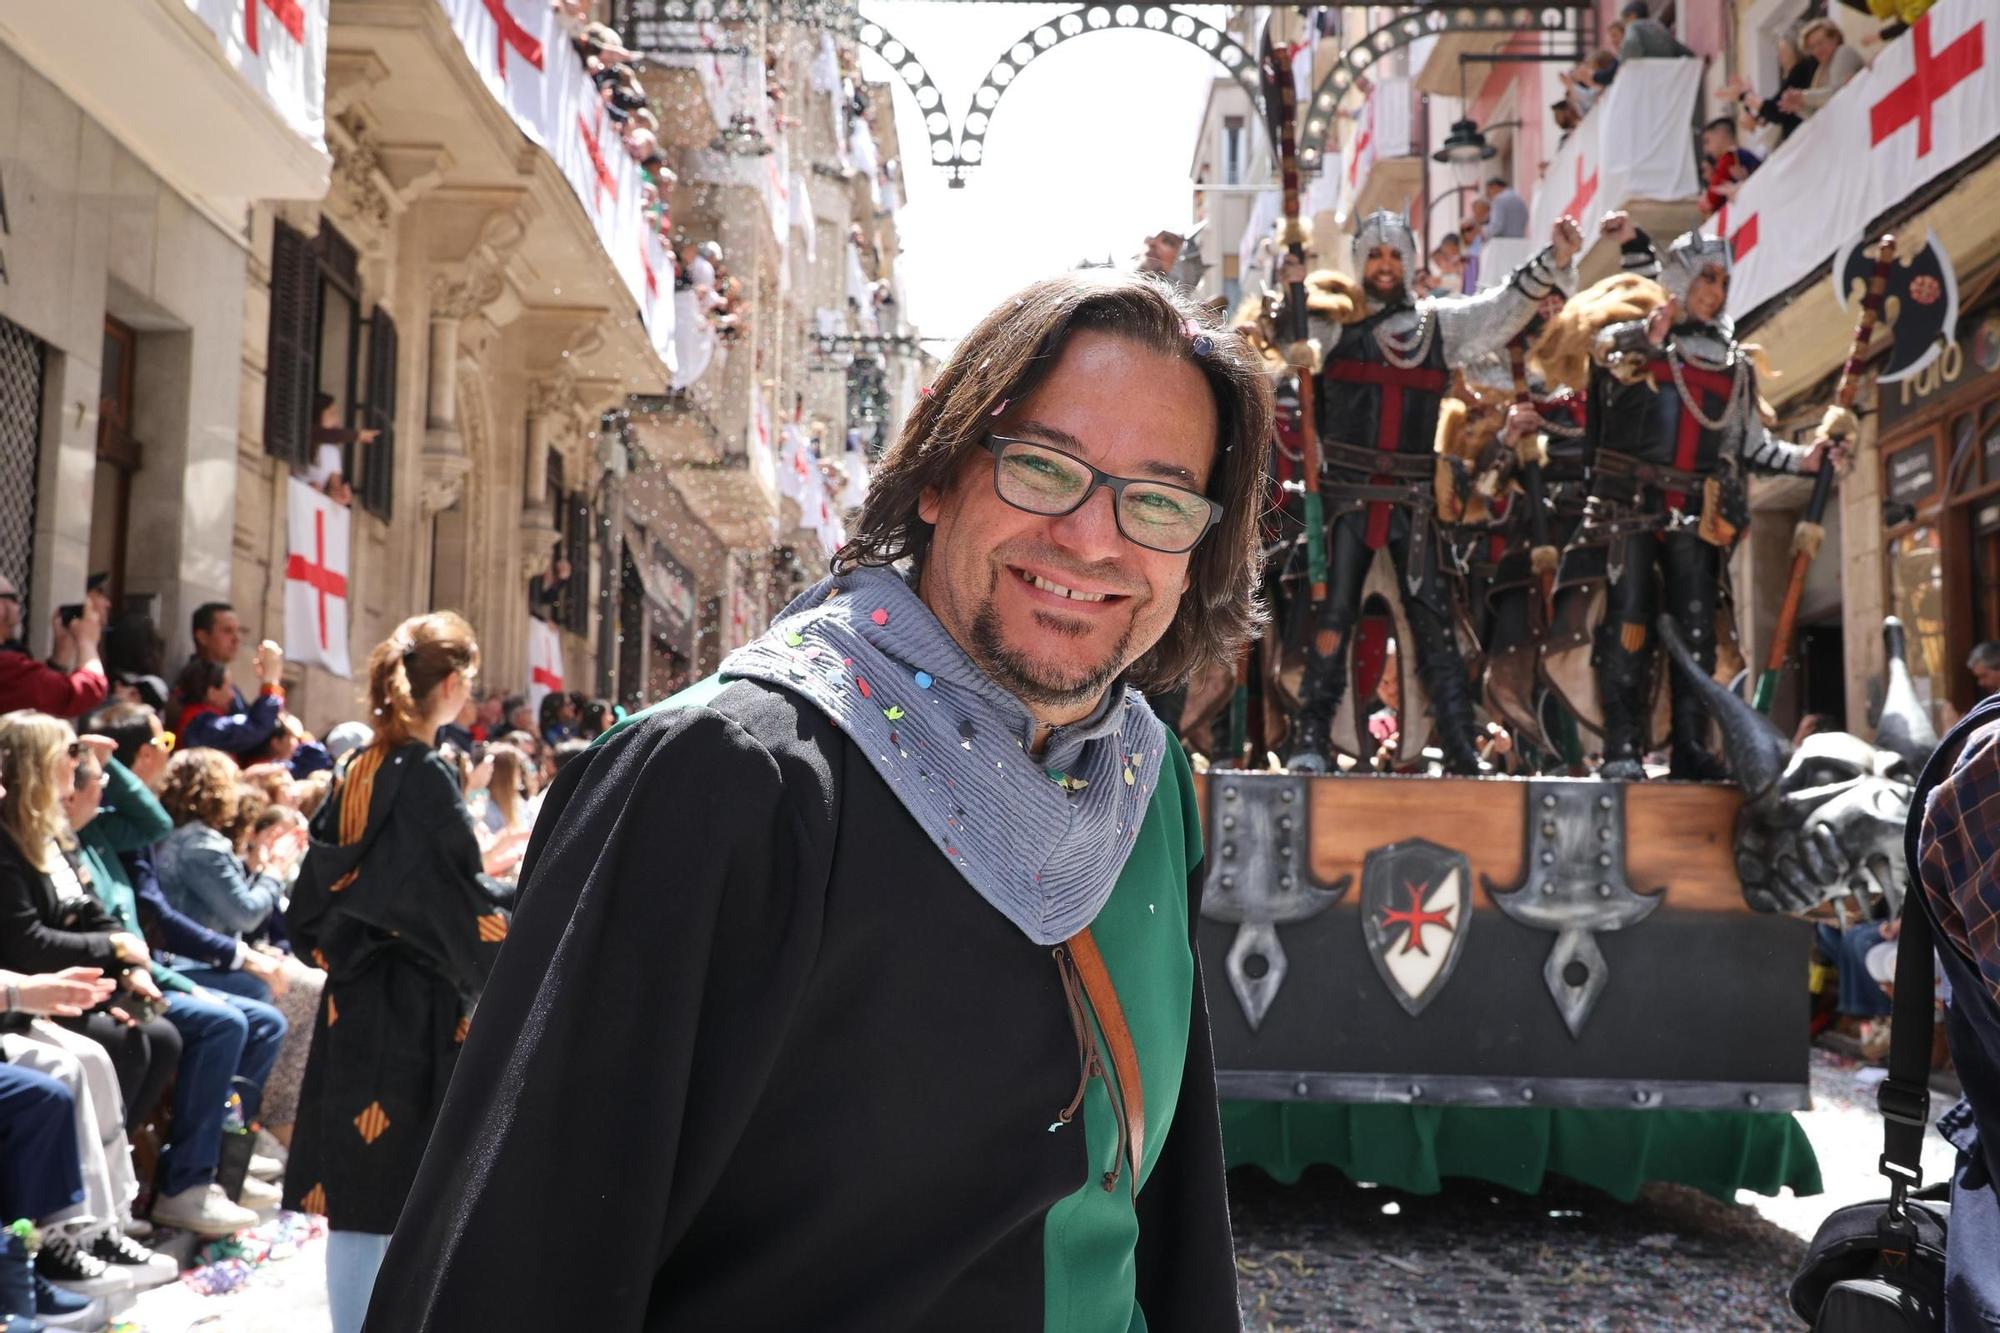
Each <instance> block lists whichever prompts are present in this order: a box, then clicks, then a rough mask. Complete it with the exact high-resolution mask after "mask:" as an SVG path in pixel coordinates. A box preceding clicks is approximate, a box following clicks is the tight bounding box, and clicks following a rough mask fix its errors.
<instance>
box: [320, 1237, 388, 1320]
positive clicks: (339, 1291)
mask: <svg viewBox="0 0 2000 1333" xmlns="http://www.w3.org/2000/svg"><path fill="white" fill-rule="evenodd" d="M388 1252H389V1238H388V1237H387V1236H378V1235H376V1234H375V1233H374V1232H372V1231H329V1232H327V1234H326V1312H327V1314H328V1315H329V1316H330V1317H331V1322H332V1324H333V1333H361V1322H362V1320H364V1319H366V1318H367V1317H368V1298H369V1297H370V1296H373V1295H374V1294H375V1275H376V1274H377V1273H379V1272H381V1271H382V1256H383V1255H385V1254H387V1253H388Z"/></svg>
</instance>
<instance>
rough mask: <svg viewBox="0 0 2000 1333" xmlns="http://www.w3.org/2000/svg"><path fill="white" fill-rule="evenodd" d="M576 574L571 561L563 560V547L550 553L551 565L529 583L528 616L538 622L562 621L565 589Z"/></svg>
mask: <svg viewBox="0 0 2000 1333" xmlns="http://www.w3.org/2000/svg"><path fill="white" fill-rule="evenodd" d="M574 572H575V571H574V570H573V569H572V567H571V566H570V563H569V561H567V560H565V559H564V558H563V554H562V547H561V545H560V544H558V545H556V546H555V547H553V548H552V549H551V550H550V552H549V563H548V564H547V565H545V566H544V567H543V568H542V572H541V573H539V574H537V575H535V577H534V578H533V579H532V580H530V581H529V583H528V614H529V615H532V616H534V617H535V618H536V619H538V620H547V621H552V622H553V621H556V620H558V619H560V618H561V607H562V596H563V589H564V588H566V587H568V586H569V579H570V575H571V574H572V573H574Z"/></svg>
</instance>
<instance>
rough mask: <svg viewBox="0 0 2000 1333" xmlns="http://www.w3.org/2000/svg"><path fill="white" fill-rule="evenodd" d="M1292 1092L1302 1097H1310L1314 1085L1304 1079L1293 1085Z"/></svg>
mask: <svg viewBox="0 0 2000 1333" xmlns="http://www.w3.org/2000/svg"><path fill="white" fill-rule="evenodd" d="M1292 1091H1293V1092H1295V1093H1297V1094H1298V1095H1299V1096H1301V1097H1305V1096H1309V1095H1310V1094H1311V1093H1312V1085H1311V1084H1309V1083H1307V1082H1306V1081H1305V1080H1304V1079H1300V1080H1299V1081H1298V1082H1297V1083H1294V1084H1292Z"/></svg>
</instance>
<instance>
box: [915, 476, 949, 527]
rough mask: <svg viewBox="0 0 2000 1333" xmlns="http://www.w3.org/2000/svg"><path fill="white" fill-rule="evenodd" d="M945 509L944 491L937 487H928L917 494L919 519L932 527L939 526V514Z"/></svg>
mask: <svg viewBox="0 0 2000 1333" xmlns="http://www.w3.org/2000/svg"><path fill="white" fill-rule="evenodd" d="M943 509H944V491H943V490H942V489H940V488H939V487H936V486H926V487H924V488H923V489H922V490H921V491H918V492H917V517H918V518H920V519H922V520H923V521H924V522H926V523H928V524H930V525H931V526H932V527H936V526H937V521H938V514H939V513H941V512H942V511H943Z"/></svg>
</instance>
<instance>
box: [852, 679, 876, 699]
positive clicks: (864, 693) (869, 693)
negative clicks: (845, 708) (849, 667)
mask: <svg viewBox="0 0 2000 1333" xmlns="http://www.w3.org/2000/svg"><path fill="white" fill-rule="evenodd" d="M854 683H855V685H856V686H857V687H859V689H860V690H861V697H862V698H864V699H867V698H871V697H873V695H874V693H875V691H873V690H871V689H869V688H868V682H867V680H866V679H865V678H863V677H861V676H856V677H855V678H854Z"/></svg>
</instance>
